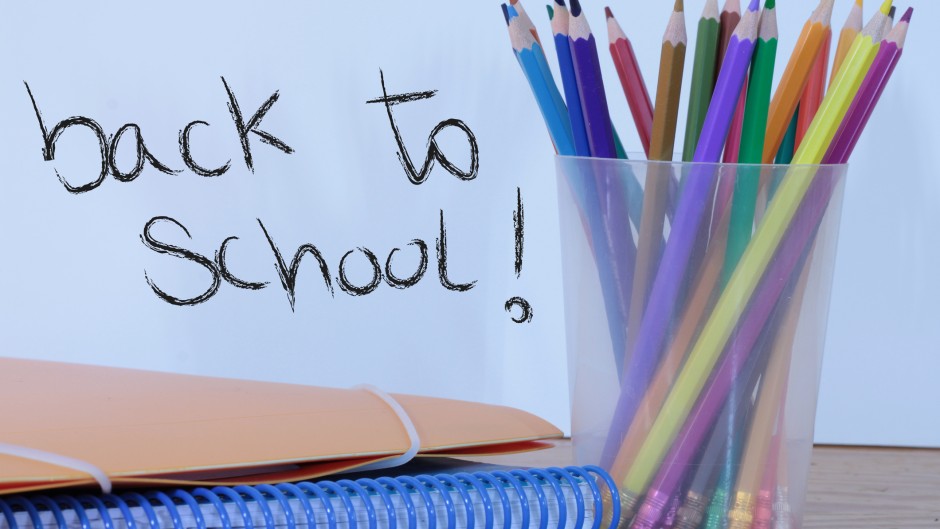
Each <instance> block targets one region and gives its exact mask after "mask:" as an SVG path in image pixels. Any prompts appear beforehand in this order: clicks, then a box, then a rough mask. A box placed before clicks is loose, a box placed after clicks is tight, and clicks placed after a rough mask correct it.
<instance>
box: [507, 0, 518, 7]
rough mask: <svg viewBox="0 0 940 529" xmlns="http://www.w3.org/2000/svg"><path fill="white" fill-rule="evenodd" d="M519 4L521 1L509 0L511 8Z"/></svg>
mask: <svg viewBox="0 0 940 529" xmlns="http://www.w3.org/2000/svg"><path fill="white" fill-rule="evenodd" d="M518 3H519V0H509V5H511V6H515V5H516V4H518Z"/></svg>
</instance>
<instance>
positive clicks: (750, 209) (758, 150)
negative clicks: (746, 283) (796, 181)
mask: <svg viewBox="0 0 940 529" xmlns="http://www.w3.org/2000/svg"><path fill="white" fill-rule="evenodd" d="M777 40H778V39H777V15H776V4H775V2H774V0H767V1H766V2H765V4H764V11H763V13H762V14H761V23H760V33H759V35H758V39H757V45H756V47H755V50H754V60H753V62H752V63H751V75H750V83H749V85H748V94H747V105H746V110H745V118H744V120H745V121H744V128H743V133H742V135H741V143H742V146H741V154H742V155H743V159H741V160H740V162H741V163H744V164H759V163H760V162H761V157H762V155H763V149H764V134H765V133H766V130H767V111H768V107H769V104H770V94H771V88H772V84H773V75H774V64H775V61H776V55H777ZM727 152H728V146H726V147H725V153H726V154H727ZM760 172H761V170H760V169H759V168H757V167H754V166H750V165H744V166H739V167H738V171H737V175H736V178H735V183H734V198H733V199H732V204H731V221H730V223H729V226H728V230H729V234H728V244H727V251H726V253H725V262H724V268H723V270H722V277H721V288H723V287H724V286H725V285H726V284H727V283H728V281H729V280H730V278H731V274H732V272H734V269H735V267H736V266H737V264H738V261H739V260H740V258H741V255H742V254H743V253H744V249H745V248H746V247H747V244H748V242H749V241H750V239H751V231H752V229H753V225H754V210H755V207H756V203H757V193H758V188H759V179H760ZM726 354H733V355H743V354H746V351H739V350H738V349H737V348H732V349H731V350H730V351H729V352H728V353H726ZM739 361H741V362H743V361H744V360H743V358H742V359H741V360H739ZM737 391H739V389H738V387H737V385H735V386H733V387H732V394H731V396H730V397H729V402H733V401H737V400H739V399H740V397H739V395H737V394H736V393H737ZM738 421H739V419H738V418H737V417H736V416H735V415H734V414H732V415H730V416H729V417H728V418H727V419H726V422H725V423H722V422H719V423H718V425H717V426H716V427H715V429H716V430H718V431H723V432H730V433H726V434H725V435H726V436H727V437H728V439H727V441H726V443H725V446H724V457H723V458H722V460H723V461H724V464H723V465H722V468H721V473H720V477H719V479H718V483H717V485H716V487H715V491H714V493H713V495H712V501H711V504H710V505H709V509H708V514H707V517H706V519H707V521H706V524H705V528H706V529H716V528H718V527H721V526H722V525H723V522H724V518H725V516H726V513H727V511H728V503H727V500H728V498H729V497H730V494H731V489H732V487H733V486H734V481H735V478H736V475H737V467H738V459H739V458H740V454H741V452H742V448H741V445H742V444H743V442H744V441H743V435H742V434H741V432H740V430H739V429H738V428H736V427H735V425H736V424H737V422H738Z"/></svg>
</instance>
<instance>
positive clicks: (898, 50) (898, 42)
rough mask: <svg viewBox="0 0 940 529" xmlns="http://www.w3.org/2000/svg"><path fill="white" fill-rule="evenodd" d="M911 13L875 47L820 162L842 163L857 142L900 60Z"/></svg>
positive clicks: (910, 10)
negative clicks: (850, 102)
mask: <svg viewBox="0 0 940 529" xmlns="http://www.w3.org/2000/svg"><path fill="white" fill-rule="evenodd" d="M913 14H914V8H912V7H909V8H908V9H907V12H905V13H904V16H903V17H901V21H900V22H898V24H897V25H896V26H894V29H892V30H891V32H890V33H888V35H887V36H886V37H885V39H884V40H883V41H881V46H880V47H879V48H878V55H876V56H875V61H874V62H873V63H872V65H871V68H870V69H869V70H868V73H867V74H866V75H865V80H864V81H862V86H861V88H859V89H858V93H857V94H856V95H855V99H853V100H852V106H850V107H849V111H848V112H847V113H846V115H845V119H843V120H842V124H841V125H839V131H838V132H836V137H835V139H833V140H832V144H830V145H829V150H828V151H826V156H825V157H824V158H823V163H846V162H848V160H849V155H850V154H851V152H852V151H853V150H854V149H855V145H856V144H857V143H858V139H859V138H860V137H861V135H862V134H861V133H862V130H863V129H864V128H865V125H867V124H868V120H869V119H870V118H871V114H872V111H873V110H874V109H875V106H876V105H877V104H878V100H879V99H881V94H882V93H883V92H884V90H885V87H886V86H887V85H888V80H890V79H891V74H892V73H894V68H895V66H897V65H898V61H900V60H901V55H902V54H903V53H904V40H905V39H906V38H907V28H908V27H909V25H910V23H911V17H912V16H913Z"/></svg>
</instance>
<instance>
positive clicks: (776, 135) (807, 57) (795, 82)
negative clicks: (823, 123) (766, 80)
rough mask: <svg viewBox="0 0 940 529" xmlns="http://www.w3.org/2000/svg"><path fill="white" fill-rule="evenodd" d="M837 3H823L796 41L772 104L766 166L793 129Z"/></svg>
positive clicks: (768, 123)
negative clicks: (791, 121) (796, 112)
mask: <svg viewBox="0 0 940 529" xmlns="http://www.w3.org/2000/svg"><path fill="white" fill-rule="evenodd" d="M834 3H835V0H821V1H820V3H819V6H818V7H817V8H816V10H815V11H813V14H812V16H811V17H810V19H809V20H807V21H806V24H805V25H804V26H803V32H802V33H800V38H799V39H798V40H797V43H796V48H794V50H793V54H792V55H791V56H790V62H789V63H787V67H786V69H785V70H784V72H783V77H782V78H781V79H780V84H779V85H778V86H777V91H776V92H775V93H774V97H773V99H772V100H771V102H770V111H769V117H768V119H767V136H766V138H765V141H764V156H763V160H762V161H763V163H765V164H769V163H773V161H774V157H775V156H776V155H777V151H778V150H779V149H780V143H781V142H783V135H784V134H785V133H786V131H787V127H788V126H790V120H792V119H793V113H794V112H795V111H796V105H797V104H798V103H799V102H800V96H801V95H802V94H803V89H804V88H806V81H807V80H808V79H809V72H810V68H812V66H813V63H814V62H815V60H816V57H817V56H818V55H819V50H820V49H821V48H822V45H823V41H824V40H825V38H826V33H827V32H830V33H831V31H832V28H831V26H830V21H831V20H832V6H833V4H834Z"/></svg>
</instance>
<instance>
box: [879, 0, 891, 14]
mask: <svg viewBox="0 0 940 529" xmlns="http://www.w3.org/2000/svg"><path fill="white" fill-rule="evenodd" d="M893 3H894V0H885V1H884V3H883V4H881V9H879V10H878V11H881V14H882V15H884V16H888V14H889V13H891V5H892V4H893Z"/></svg>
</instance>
